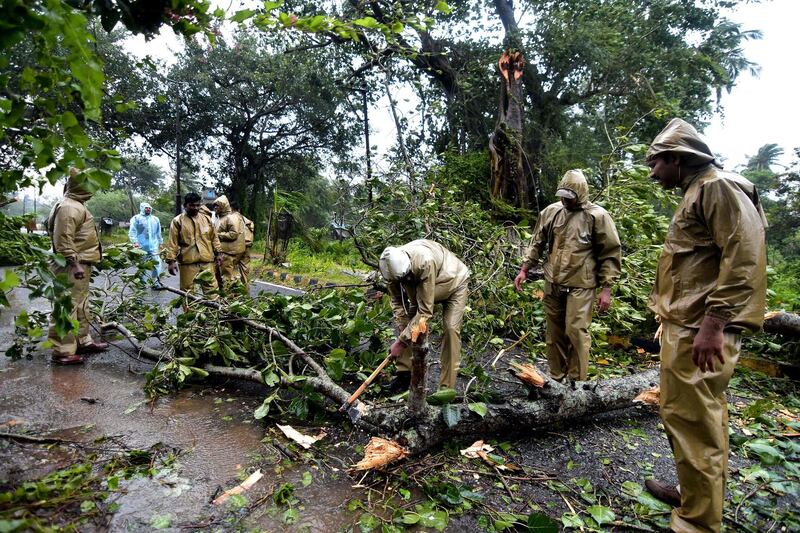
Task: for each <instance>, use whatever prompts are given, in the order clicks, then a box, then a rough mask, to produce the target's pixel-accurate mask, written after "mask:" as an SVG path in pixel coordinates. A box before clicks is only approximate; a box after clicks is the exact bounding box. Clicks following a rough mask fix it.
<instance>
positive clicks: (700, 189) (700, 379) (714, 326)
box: [645, 119, 767, 532]
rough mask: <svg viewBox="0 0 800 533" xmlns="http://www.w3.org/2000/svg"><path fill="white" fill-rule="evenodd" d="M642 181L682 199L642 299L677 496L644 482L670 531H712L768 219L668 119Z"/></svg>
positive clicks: (759, 293) (762, 276) (750, 191)
mask: <svg viewBox="0 0 800 533" xmlns="http://www.w3.org/2000/svg"><path fill="white" fill-rule="evenodd" d="M647 164H648V165H649V166H650V169H651V170H650V175H651V177H652V178H653V179H655V180H658V181H659V182H660V183H661V185H662V186H663V187H664V188H665V189H672V188H675V187H677V186H679V187H680V188H681V190H682V191H683V199H682V200H681V204H680V206H678V209H677V211H676V212H675V215H674V216H673V218H672V222H671V223H670V225H669V231H668V232H667V238H666V241H665V243H664V249H663V251H662V252H661V258H660V260H659V263H658V270H657V272H656V282H655V286H654V287H653V292H652V294H651V296H650V308H651V309H652V310H653V311H654V312H655V313H656V315H657V316H659V317H660V318H661V323H662V327H663V332H662V335H661V418H662V420H663V422H664V428H665V429H666V431H667V436H668V437H669V442H670V445H671V446H672V451H673V453H674V455H675V464H676V467H677V471H678V482H679V488H680V492H678V489H677V488H673V487H670V486H667V485H666V484H664V483H661V482H659V481H656V480H652V479H649V480H647V481H646V482H645V485H646V486H647V488H648V490H650V492H652V493H653V494H654V495H656V496H657V497H659V498H661V499H663V500H665V501H668V502H669V503H672V504H673V505H674V506H675V507H676V509H674V510H673V511H672V519H671V521H670V527H671V529H672V530H673V531H677V532H698V531H702V532H708V531H714V532H718V531H719V530H720V527H721V524H722V506H723V501H724V499H725V479H726V477H727V471H728V408H727V404H726V400H725V389H726V388H727V387H728V381H729V380H730V377H731V374H733V369H734V367H735V366H736V361H737V360H738V358H739V351H740V348H741V333H742V332H743V331H745V330H758V329H760V328H761V325H762V324H763V320H764V306H765V302H766V288H767V278H766V263H767V256H766V245H765V235H764V233H765V229H766V225H767V222H766V219H765V217H764V213H763V211H762V208H761V203H760V202H759V199H758V193H757V191H756V189H755V187H754V186H753V184H752V183H750V182H749V181H748V180H746V179H745V178H743V177H741V176H739V175H737V174H733V173H730V172H723V171H722V170H720V168H719V166H718V165H717V163H716V161H715V160H714V154H713V153H712V152H711V150H710V149H709V147H708V145H707V144H706V143H705V142H704V141H703V140H702V138H701V137H700V135H699V134H698V133H697V131H696V130H695V129H694V128H693V127H692V126H691V125H690V124H688V123H686V122H684V121H683V120H681V119H673V120H672V121H671V122H670V123H669V124H668V125H667V127H666V128H664V130H663V131H662V132H661V133H659V134H658V136H657V137H656V138H655V140H654V141H653V143H652V144H651V145H650V149H649V150H648V151H647Z"/></svg>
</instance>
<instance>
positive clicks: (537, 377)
mask: <svg viewBox="0 0 800 533" xmlns="http://www.w3.org/2000/svg"><path fill="white" fill-rule="evenodd" d="M511 366H513V367H514V369H516V372H515V374H514V375H515V376H517V377H518V378H519V379H520V380H522V381H523V382H525V383H527V384H528V385H531V386H532V387H538V388H542V387H544V383H545V379H544V377H543V376H542V375H541V374H540V373H539V371H538V370H536V367H535V366H533V365H532V364H530V363H525V364H524V365H521V364H519V363H513V362H512V363H511Z"/></svg>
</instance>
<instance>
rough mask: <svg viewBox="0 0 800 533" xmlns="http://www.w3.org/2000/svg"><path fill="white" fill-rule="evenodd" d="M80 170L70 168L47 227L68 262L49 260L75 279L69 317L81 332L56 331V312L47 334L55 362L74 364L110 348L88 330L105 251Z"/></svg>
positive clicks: (56, 248) (56, 249)
mask: <svg viewBox="0 0 800 533" xmlns="http://www.w3.org/2000/svg"><path fill="white" fill-rule="evenodd" d="M77 174H78V171H77V170H76V169H74V168H73V169H70V176H69V179H68V180H67V185H66V186H65V187H64V199H63V200H61V201H60V202H58V203H57V204H56V205H54V206H53V209H52V210H51V211H50V216H49V217H48V219H47V229H48V231H49V232H50V235H51V236H52V239H53V251H54V252H55V253H57V254H61V255H62V256H64V259H66V260H67V264H66V265H65V266H63V267H62V266H58V265H56V264H55V263H52V262H51V264H50V268H51V270H52V271H53V273H54V274H56V275H60V274H66V276H67V279H68V281H69V282H70V283H72V289H71V296H72V312H71V313H70V318H71V319H72V320H77V321H78V324H79V327H78V334H77V338H76V336H75V335H74V334H72V333H69V334H68V335H66V336H64V337H61V336H59V334H58V333H57V331H56V327H55V318H56V317H55V315H53V316H52V318H51V325H50V331H49V332H48V335H47V338H48V340H49V341H50V342H51V343H52V345H53V356H52V359H53V362H55V363H59V364H64V365H74V364H80V363H83V358H82V357H81V356H80V354H87V353H94V352H102V351H104V350H106V349H107V348H108V344H107V343H105V342H98V341H95V340H93V339H92V336H91V335H90V334H89V322H90V321H91V313H90V310H89V284H90V283H91V278H92V265H94V264H95V263H98V262H100V259H101V258H102V251H101V249H100V239H99V238H98V236H97V228H96V227H95V225H94V218H93V217H92V214H91V213H90V212H89V210H88V209H86V206H85V205H84V204H85V202H86V201H87V200H89V198H91V197H92V194H91V193H90V192H88V191H87V190H86V189H85V188H84V187H83V186H82V185H81V184H79V183H78V181H77V179H76V176H77Z"/></svg>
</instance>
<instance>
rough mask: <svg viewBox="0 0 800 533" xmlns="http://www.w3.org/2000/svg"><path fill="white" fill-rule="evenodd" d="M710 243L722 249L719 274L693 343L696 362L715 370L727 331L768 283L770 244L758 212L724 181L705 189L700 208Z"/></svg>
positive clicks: (731, 184)
mask: <svg viewBox="0 0 800 533" xmlns="http://www.w3.org/2000/svg"><path fill="white" fill-rule="evenodd" d="M698 207H699V209H700V211H701V212H700V215H701V216H702V219H703V220H705V222H706V227H707V228H708V230H709V233H710V234H711V238H712V239H713V240H714V243H715V244H716V245H717V247H718V248H719V250H720V263H719V274H718V275H717V283H716V286H715V288H714V290H713V291H712V292H711V293H710V294H709V295H708V297H707V298H706V316H705V318H704V319H703V322H702V323H701V325H700V331H698V333H697V335H696V336H695V339H694V346H693V350H692V360H693V361H694V362H695V364H696V365H697V366H698V367H699V368H700V369H701V370H713V368H714V359H719V360H720V362H724V358H723V356H722V343H723V331H724V329H725V326H726V325H727V323H728V322H729V321H730V320H732V319H733V318H734V317H736V315H738V314H739V313H740V312H741V311H742V310H743V309H744V307H745V306H746V305H747V303H748V302H749V301H750V298H752V297H753V295H754V293H755V290H756V288H757V287H759V285H760V282H761V281H763V278H762V276H763V275H764V273H763V270H764V268H765V253H766V251H765V250H766V248H765V247H766V244H765V242H764V225H763V223H762V220H761V216H760V214H759V213H758V211H757V209H756V207H755V206H754V205H753V203H752V202H751V201H750V199H749V198H747V196H746V195H745V194H744V192H743V191H741V190H740V189H739V188H738V187H736V185H734V184H733V183H730V182H728V181H727V180H724V179H720V180H715V181H712V182H709V183H707V184H705V185H704V186H703V190H702V191H701V199H700V202H699V205H698Z"/></svg>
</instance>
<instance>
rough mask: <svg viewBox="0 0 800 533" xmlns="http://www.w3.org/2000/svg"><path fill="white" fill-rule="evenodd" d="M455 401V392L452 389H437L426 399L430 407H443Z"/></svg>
mask: <svg viewBox="0 0 800 533" xmlns="http://www.w3.org/2000/svg"><path fill="white" fill-rule="evenodd" d="M455 399H456V391H454V390H453V389H439V390H438V391H436V392H434V393H433V394H431V395H429V396H428V397H427V398H426V400H427V402H428V403H429V404H430V405H445V404H448V403H452V402H453V400H455Z"/></svg>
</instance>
